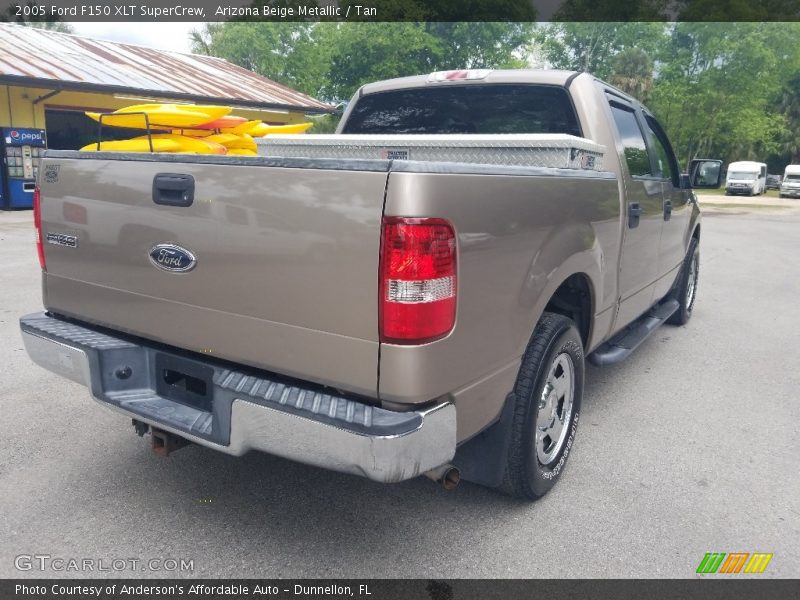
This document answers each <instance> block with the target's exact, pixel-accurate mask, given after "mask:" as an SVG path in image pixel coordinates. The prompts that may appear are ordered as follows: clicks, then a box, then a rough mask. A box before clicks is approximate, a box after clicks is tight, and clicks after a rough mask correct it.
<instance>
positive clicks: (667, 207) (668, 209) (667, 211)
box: [664, 200, 672, 221]
mask: <svg viewBox="0 0 800 600" xmlns="http://www.w3.org/2000/svg"><path fill="white" fill-rule="evenodd" d="M670 217H672V200H664V220H665V221H669V220H670Z"/></svg>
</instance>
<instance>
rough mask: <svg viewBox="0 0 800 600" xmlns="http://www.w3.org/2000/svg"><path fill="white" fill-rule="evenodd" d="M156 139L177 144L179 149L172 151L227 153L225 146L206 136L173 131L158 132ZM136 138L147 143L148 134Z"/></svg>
mask: <svg viewBox="0 0 800 600" xmlns="http://www.w3.org/2000/svg"><path fill="white" fill-rule="evenodd" d="M151 137H152V138H153V142H155V141H156V140H167V141H171V142H174V143H176V144H177V146H178V147H177V149H175V150H171V152H179V153H180V152H192V153H195V154H225V153H226V150H225V146H223V145H222V144H218V143H216V142H209V141H207V140H206V139H205V138H193V137H188V136H185V135H175V134H172V133H157V134H155V135H153V136H151ZM133 139H134V140H144V141H145V143H147V136H146V135H143V136H141V137H137V138H133Z"/></svg>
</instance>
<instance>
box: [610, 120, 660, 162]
mask: <svg viewBox="0 0 800 600" xmlns="http://www.w3.org/2000/svg"><path fill="white" fill-rule="evenodd" d="M611 114H612V115H613V116H614V123H616V125H617V131H618V132H619V137H620V138H621V140H622V146H623V148H624V152H625V162H627V163H628V171H630V173H631V176H632V177H643V176H651V175H652V174H653V172H652V171H653V169H652V167H651V165H650V155H649V154H647V145H646V144H645V141H644V135H643V134H642V130H641V128H640V127H639V123H638V121H637V120H636V115H634V114H633V111H632V110H628V109H626V108H622V107H621V106H617V105H616V104H612V105H611Z"/></svg>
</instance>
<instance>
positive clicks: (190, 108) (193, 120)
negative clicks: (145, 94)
mask: <svg viewBox="0 0 800 600" xmlns="http://www.w3.org/2000/svg"><path fill="white" fill-rule="evenodd" d="M231 110H233V109H232V108H231V107H230V106H212V105H202V104H136V105H134V106H126V107H125V108H120V109H119V110H115V111H114V112H113V113H106V115H105V116H103V125H110V126H112V127H129V128H131V129H146V128H147V125H146V124H145V118H144V116H143V115H142V114H130V113H145V114H147V118H148V120H149V123H150V127H156V128H158V127H160V128H168V129H180V128H184V127H193V126H197V125H203V124H204V123H208V122H210V121H215V120H216V119H219V118H221V117H224V116H225V115H227V114H228V113H229V112H231ZM100 114H101V113H95V112H87V113H86V116H87V117H89V118H90V119H94V120H95V121H99V120H100Z"/></svg>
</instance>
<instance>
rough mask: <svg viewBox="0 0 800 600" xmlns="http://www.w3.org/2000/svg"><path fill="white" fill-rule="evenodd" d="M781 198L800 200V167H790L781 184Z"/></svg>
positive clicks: (787, 168)
mask: <svg viewBox="0 0 800 600" xmlns="http://www.w3.org/2000/svg"><path fill="white" fill-rule="evenodd" d="M780 196H781V198H800V165H789V166H788V167H786V171H785V172H784V174H783V182H781V191H780Z"/></svg>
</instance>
